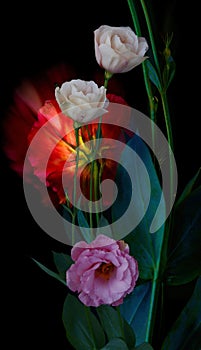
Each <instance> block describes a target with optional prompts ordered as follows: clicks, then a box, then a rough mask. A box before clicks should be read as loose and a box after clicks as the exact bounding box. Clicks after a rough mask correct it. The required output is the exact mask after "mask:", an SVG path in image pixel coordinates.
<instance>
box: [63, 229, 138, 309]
mask: <svg viewBox="0 0 201 350" xmlns="http://www.w3.org/2000/svg"><path fill="white" fill-rule="evenodd" d="M71 257H72V259H73V261H75V263H74V264H72V265H71V267H70V268H69V269H68V270H67V272H66V282H67V286H68V287H69V288H70V289H71V290H72V291H73V292H78V293H79V299H80V300H81V302H82V303H83V304H85V305H86V306H95V307H97V306H99V305H102V304H108V305H112V306H118V305H120V304H122V303H123V299H124V297H125V296H126V295H127V294H129V293H131V292H132V291H133V289H134V287H135V285H136V281H137V279H138V276H139V271H138V263H137V261H136V260H135V259H134V258H133V257H132V256H131V255H129V246H128V245H127V244H126V243H125V242H124V241H115V240H114V239H111V238H109V237H107V236H105V235H102V234H101V235H99V236H97V237H96V239H95V240H94V241H92V242H91V243H89V244H88V243H86V242H85V241H81V242H78V243H76V244H75V245H74V246H73V248H72V251H71Z"/></svg>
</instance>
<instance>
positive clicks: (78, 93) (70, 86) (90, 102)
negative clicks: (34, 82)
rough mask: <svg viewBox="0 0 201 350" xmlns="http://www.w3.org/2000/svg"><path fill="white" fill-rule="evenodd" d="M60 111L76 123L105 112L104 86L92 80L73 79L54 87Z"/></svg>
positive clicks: (86, 120)
mask: <svg viewBox="0 0 201 350" xmlns="http://www.w3.org/2000/svg"><path fill="white" fill-rule="evenodd" d="M55 97H56V100H57V102H58V104H59V106H60V108H61V111H62V112H63V113H64V114H66V115H67V116H68V117H70V118H72V119H73V120H74V121H75V122H77V123H86V122H88V121H91V120H93V119H95V118H98V117H100V116H102V115H103V114H104V113H106V112H107V110H106V109H105V107H106V106H107V99H106V88H105V87H104V86H101V87H98V85H97V84H96V83H95V82H94V81H84V80H81V79H73V80H71V81H67V82H65V83H63V84H62V86H61V87H58V86H57V87H56V89H55Z"/></svg>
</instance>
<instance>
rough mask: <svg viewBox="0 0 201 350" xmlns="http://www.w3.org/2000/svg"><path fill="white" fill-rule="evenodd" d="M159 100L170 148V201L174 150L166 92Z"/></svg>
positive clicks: (162, 93)
mask: <svg viewBox="0 0 201 350" xmlns="http://www.w3.org/2000/svg"><path fill="white" fill-rule="evenodd" d="M161 102H162V106H163V113H164V117H165V124H166V130H167V139H168V143H169V146H170V148H171V150H170V152H169V163H170V174H169V175H170V200H171V202H172V201H173V200H174V198H173V196H174V193H173V182H174V174H173V164H172V155H171V151H172V152H173V150H174V144H173V134H172V126H171V120H170V113H169V106H168V101H167V94H166V92H163V91H162V92H161Z"/></svg>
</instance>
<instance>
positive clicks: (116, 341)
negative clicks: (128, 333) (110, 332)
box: [101, 338, 129, 350]
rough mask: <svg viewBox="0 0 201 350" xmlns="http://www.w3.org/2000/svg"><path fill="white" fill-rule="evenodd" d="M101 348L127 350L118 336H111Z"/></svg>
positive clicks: (102, 349)
mask: <svg viewBox="0 0 201 350" xmlns="http://www.w3.org/2000/svg"><path fill="white" fill-rule="evenodd" d="M101 350H129V348H128V347H127V345H126V343H125V342H124V341H123V340H122V339H120V338H113V339H111V340H110V341H109V343H107V345H105V346H104V347H103V348H101Z"/></svg>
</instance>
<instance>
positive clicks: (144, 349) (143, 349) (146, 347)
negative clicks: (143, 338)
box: [134, 343, 154, 350]
mask: <svg viewBox="0 0 201 350" xmlns="http://www.w3.org/2000/svg"><path fill="white" fill-rule="evenodd" d="M134 350H154V349H153V348H152V346H151V345H150V344H149V343H143V344H141V345H139V346H137V347H136V348H135V349H134Z"/></svg>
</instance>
